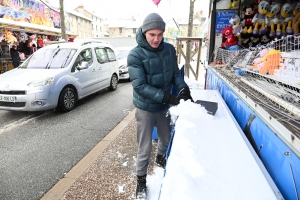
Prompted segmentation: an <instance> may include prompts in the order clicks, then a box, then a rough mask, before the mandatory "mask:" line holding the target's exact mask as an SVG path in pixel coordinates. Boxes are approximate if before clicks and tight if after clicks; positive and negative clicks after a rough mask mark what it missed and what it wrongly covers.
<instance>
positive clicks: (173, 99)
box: [162, 92, 180, 105]
mask: <svg viewBox="0 0 300 200" xmlns="http://www.w3.org/2000/svg"><path fill="white" fill-rule="evenodd" d="M179 101H180V97H179V96H174V95H172V94H170V93H168V92H164V98H163V99H162V103H168V104H172V105H178V104H179Z"/></svg>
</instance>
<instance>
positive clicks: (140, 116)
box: [135, 108, 171, 176]
mask: <svg viewBox="0 0 300 200" xmlns="http://www.w3.org/2000/svg"><path fill="white" fill-rule="evenodd" d="M167 111H168V110H164V111H160V112H149V111H146V110H142V109H139V108H136V113H135V118H136V122H137V142H138V153H137V159H136V174H137V175H138V176H143V175H145V174H147V170H148V165H149V160H150V156H151V150H152V132H153V128H154V126H156V128H157V136H158V144H157V148H158V149H157V153H158V154H160V155H164V154H165V153H166V151H167V148H168V145H169V142H170V138H171V127H170V115H167Z"/></svg>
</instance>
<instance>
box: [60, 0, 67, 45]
mask: <svg viewBox="0 0 300 200" xmlns="http://www.w3.org/2000/svg"><path fill="white" fill-rule="evenodd" d="M59 12H60V26H61V37H62V39H64V40H66V41H67V36H66V26H65V11H64V0H59Z"/></svg>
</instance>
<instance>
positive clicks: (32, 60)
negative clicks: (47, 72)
mask: <svg viewBox="0 0 300 200" xmlns="http://www.w3.org/2000/svg"><path fill="white" fill-rule="evenodd" d="M75 52H76V49H69V48H68V49H61V48H56V49H43V48H41V49H39V50H38V51H36V52H34V54H32V56H31V57H29V58H28V59H27V60H26V61H25V62H24V63H23V64H22V65H21V66H20V68H24V69H25V68H26V69H61V68H65V67H66V66H68V65H69V63H70V62H71V60H72V58H73V56H74V54H75Z"/></svg>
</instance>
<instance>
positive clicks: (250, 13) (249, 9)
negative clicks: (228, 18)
mask: <svg viewBox="0 0 300 200" xmlns="http://www.w3.org/2000/svg"><path fill="white" fill-rule="evenodd" d="M243 11H244V18H243V20H242V22H241V23H242V24H243V26H245V27H246V28H247V29H249V28H250V27H251V28H252V26H253V23H252V19H253V17H254V15H255V13H254V7H253V6H252V5H249V6H245V7H244V8H243Z"/></svg>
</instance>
